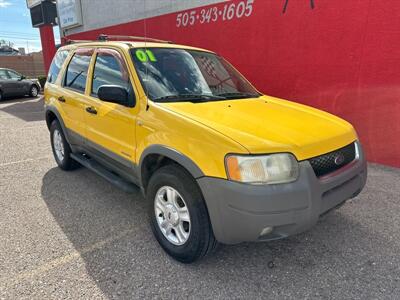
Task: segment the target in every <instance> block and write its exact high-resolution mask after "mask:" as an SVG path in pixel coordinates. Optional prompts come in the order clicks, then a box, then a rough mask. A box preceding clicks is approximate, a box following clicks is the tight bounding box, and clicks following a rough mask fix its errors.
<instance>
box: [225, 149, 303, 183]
mask: <svg viewBox="0 0 400 300" xmlns="http://www.w3.org/2000/svg"><path fill="white" fill-rule="evenodd" d="M225 167H226V172H227V175H228V179H230V180H235V181H240V182H246V183H252V184H277V183H286V182H292V181H295V180H296V179H297V177H298V176H299V164H298V162H297V160H296V158H295V157H294V156H293V155H292V154H289V153H277V154H270V155H227V156H226V158H225Z"/></svg>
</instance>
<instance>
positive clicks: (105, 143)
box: [85, 48, 138, 167]
mask: <svg viewBox="0 0 400 300" xmlns="http://www.w3.org/2000/svg"><path fill="white" fill-rule="evenodd" d="M91 73H92V76H91V79H92V84H91V85H90V86H89V88H90V90H89V94H90V97H88V102H87V107H86V110H85V121H86V126H87V127H86V128H87V145H88V146H90V147H91V148H92V150H94V151H97V152H101V154H103V155H106V156H108V157H110V158H112V159H113V160H114V161H118V162H119V163H121V164H123V165H125V166H127V167H131V166H132V161H135V157H134V154H135V149H136V141H135V124H136V114H137V112H138V105H137V104H136V103H135V98H136V97H137V95H135V91H134V89H133V80H132V78H131V75H130V72H129V69H128V67H127V64H126V61H125V59H124V56H123V54H122V53H120V52H119V51H118V50H116V49H106V48H101V49H97V50H96V53H95V61H94V66H93V70H92V72H91ZM102 85H118V86H120V87H123V88H125V89H126V90H127V91H128V94H129V97H130V104H129V105H121V104H117V103H110V102H105V101H102V100H100V99H99V98H98V97H97V92H98V90H99V87H100V86H102Z"/></svg>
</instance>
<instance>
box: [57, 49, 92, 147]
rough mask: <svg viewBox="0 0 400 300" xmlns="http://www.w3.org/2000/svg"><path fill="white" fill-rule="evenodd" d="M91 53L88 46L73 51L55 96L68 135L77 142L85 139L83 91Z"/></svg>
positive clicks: (84, 98) (84, 100) (84, 90)
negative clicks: (57, 94)
mask: <svg viewBox="0 0 400 300" xmlns="http://www.w3.org/2000/svg"><path fill="white" fill-rule="evenodd" d="M93 53H94V49H90V48H81V49H77V50H76V51H75V53H73V55H72V57H71V59H70V60H69V63H68V65H67V67H66V70H65V73H64V76H63V79H62V87H63V89H61V91H62V93H61V94H60V95H59V96H58V98H57V100H58V102H59V103H60V107H61V110H62V112H61V113H62V118H63V121H64V124H65V126H66V127H67V129H68V135H69V136H70V137H71V138H72V139H73V140H75V141H76V142H77V143H79V144H82V143H83V142H84V140H85V133H86V126H85V122H84V115H83V114H84V111H85V108H86V107H87V103H86V98H87V97H86V96H85V92H86V85H87V78H88V71H89V65H90V61H91V59H92V55H93Z"/></svg>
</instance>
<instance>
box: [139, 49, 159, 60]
mask: <svg viewBox="0 0 400 300" xmlns="http://www.w3.org/2000/svg"><path fill="white" fill-rule="evenodd" d="M135 54H136V57H137V59H138V60H139V61H141V62H143V63H144V62H148V61H151V62H156V61H157V59H156V57H155V56H154V54H153V52H152V51H151V50H149V49H147V50H142V49H138V50H136V52H135Z"/></svg>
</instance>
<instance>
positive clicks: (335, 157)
mask: <svg viewBox="0 0 400 300" xmlns="http://www.w3.org/2000/svg"><path fill="white" fill-rule="evenodd" d="M355 157H356V148H355V143H351V144H350V145H347V146H345V147H343V148H340V149H338V150H335V151H332V152H329V153H326V154H323V155H320V156H317V157H313V158H311V159H309V160H308V161H309V162H310V164H311V166H312V168H313V170H314V173H315V175H316V176H317V177H321V176H324V175H327V174H329V173H331V172H334V171H336V170H338V169H340V168H341V167H343V166H345V165H347V164H348V163H350V162H352V161H353V160H354V159H355Z"/></svg>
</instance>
